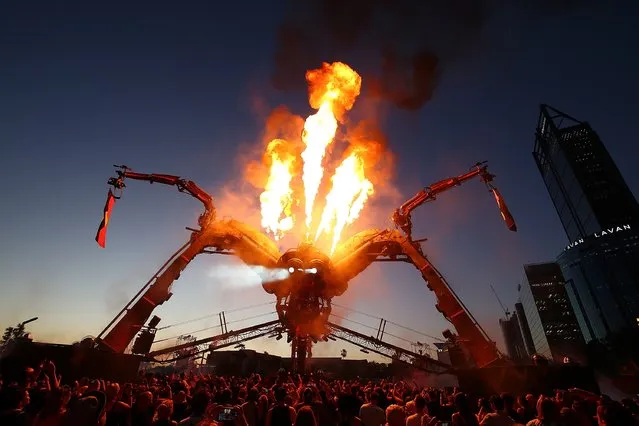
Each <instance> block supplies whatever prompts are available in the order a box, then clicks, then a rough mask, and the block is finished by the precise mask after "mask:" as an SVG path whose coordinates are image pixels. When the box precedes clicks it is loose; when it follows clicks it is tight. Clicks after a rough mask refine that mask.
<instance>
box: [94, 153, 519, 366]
mask: <svg viewBox="0 0 639 426" xmlns="http://www.w3.org/2000/svg"><path fill="white" fill-rule="evenodd" d="M116 167H117V170H116V173H117V175H116V177H113V178H110V179H109V180H108V184H109V185H111V186H112V187H113V188H114V189H115V190H116V192H117V191H122V189H123V188H125V186H126V185H125V183H124V182H125V179H127V178H128V179H134V180H142V181H148V182H150V183H161V184H165V185H172V186H176V187H177V189H178V190H179V191H181V192H186V193H188V194H189V195H191V196H193V197H194V198H196V199H197V200H198V201H200V202H201V203H202V204H203V205H204V212H203V213H202V214H201V215H200V217H199V219H198V224H199V225H200V229H191V228H187V229H189V230H190V231H192V234H191V238H190V240H189V241H188V242H187V243H185V244H184V245H183V246H182V247H181V248H180V249H178V251H176V252H175V253H174V254H173V256H171V258H170V259H169V260H168V261H167V262H166V263H165V264H164V265H162V267H161V268H160V269H159V270H158V271H157V273H156V274H154V276H153V277H152V278H151V279H150V280H149V281H148V282H147V283H146V284H145V286H144V287H143V288H142V289H141V290H140V291H139V292H138V293H137V294H136V295H135V296H134V297H133V299H131V301H130V302H129V303H128V304H127V305H126V306H125V307H124V308H123V309H122V311H120V313H119V314H118V315H117V316H116V317H115V318H114V319H113V320H112V321H111V322H110V323H109V324H108V325H107V327H105V329H104V330H103V331H102V332H101V333H100V334H99V336H98V337H97V338H96V340H95V343H96V345H97V346H98V347H100V348H103V349H106V350H109V351H112V352H116V353H122V352H124V351H125V350H126V348H127V347H128V346H129V344H130V343H131V341H132V340H133V339H134V337H135V336H136V334H137V333H138V332H139V331H140V330H143V328H144V324H145V323H146V322H147V320H148V319H149V318H150V316H151V314H152V312H153V310H154V309H155V308H156V307H157V306H158V305H161V304H163V303H164V302H166V301H168V300H169V299H170V297H171V296H172V292H171V289H172V285H173V282H174V281H175V280H177V279H178V278H179V277H180V274H181V272H182V271H183V270H184V269H185V268H186V267H187V266H188V264H189V263H190V262H191V261H192V260H193V259H194V258H195V256H197V255H198V254H201V253H210V254H225V255H233V256H236V257H238V258H239V259H240V260H242V261H243V262H244V263H246V264H248V265H257V266H262V267H265V268H269V269H272V268H281V267H282V266H283V264H282V263H281V262H298V263H300V264H302V263H305V262H306V263H310V264H311V265H320V266H321V269H316V271H317V270H320V271H321V272H320V275H321V278H318V279H320V281H318V282H321V289H320V290H315V289H314V290H311V291H312V292H315V293H312V294H305V295H301V293H300V294H299V295H298V293H299V292H302V291H303V290H301V287H299V286H297V285H295V286H293V285H292V284H293V283H292V281H291V280H293V279H294V278H293V277H292V275H291V278H290V279H287V280H285V281H286V282H284V281H282V282H281V283H280V284H281V286H278V285H275V286H272V285H270V284H269V285H267V284H263V288H264V290H265V291H266V292H267V293H269V294H274V295H275V296H276V299H277V301H278V302H277V304H276V308H278V309H276V310H277V313H278V320H276V321H275V322H270V323H264V324H259V325H256V326H253V327H248V328H246V329H242V330H238V331H231V332H228V331H227V330H226V328H225V327H224V326H223V327H222V331H223V334H221V335H219V336H214V337H211V338H208V339H202V340H198V341H196V342H193V343H192V344H191V343H189V344H187V345H189V346H194V345H202V344H205V343H207V342H214V343H216V345H217V346H216V347H218V348H219V347H226V346H229V345H232V344H238V343H241V342H244V341H248V340H252V339H255V338H257V337H262V336H266V335H268V334H272V333H273V332H277V333H287V334H288V339H287V340H288V341H289V342H290V343H291V346H292V351H291V352H292V353H291V355H292V357H291V358H292V359H293V361H294V366H295V367H296V369H298V370H303V369H304V362H305V359H306V356H307V355H308V354H310V343H309V342H317V341H319V340H320V339H322V340H327V339H328V337H329V336H331V334H333V333H334V334H335V337H337V338H340V339H342V340H345V339H348V341H350V342H351V343H354V342H355V343H354V344H356V345H357V346H360V347H361V346H362V345H366V349H368V350H371V351H374V352H376V353H379V354H381V355H384V356H388V354H389V353H390V352H389V351H392V352H393V355H392V357H393V359H397V360H398V361H401V362H406V363H410V364H411V365H416V364H418V365H419V364H421V363H422V362H426V363H427V364H428V366H427V368H428V369H429V371H430V370H433V369H435V370H437V371H439V372H441V370H442V369H443V368H444V367H443V366H442V365H437V362H434V360H432V359H430V358H429V359H428V360H425V358H427V357H424V356H421V355H419V354H416V353H414V352H412V351H408V350H405V349H402V348H398V347H395V346H393V345H389V344H387V343H385V342H383V341H382V340H381V337H380V336H379V333H378V337H377V338H368V337H366V336H364V335H362V334H360V333H357V332H354V331H352V330H349V329H346V328H344V327H340V326H337V325H335V324H333V323H330V322H329V321H328V318H329V316H330V301H331V299H332V298H333V297H334V296H340V295H341V294H343V293H344V292H345V291H346V290H347V288H348V283H349V282H350V281H351V280H352V279H353V278H355V277H356V276H357V275H359V274H360V273H361V272H362V271H364V270H365V269H366V268H367V267H368V266H370V264H372V263H373V262H389V261H392V262H396V261H401V262H407V263H410V264H412V265H413V266H415V268H416V269H417V270H419V272H420V274H421V276H422V278H423V279H424V281H425V282H426V285H427V288H428V289H429V290H431V291H433V292H434V293H435V296H436V299H437V303H436V305H435V307H436V309H437V310H438V311H439V312H440V313H441V314H442V315H443V316H444V317H445V318H446V319H447V320H448V321H449V322H451V323H452V325H453V326H454V327H455V329H456V331H457V334H458V335H455V334H453V333H452V332H450V331H449V330H445V331H444V337H446V338H447V339H449V340H451V341H454V342H458V343H459V344H461V345H462V346H463V348H464V349H465V354H466V355H467V358H468V362H469V365H474V366H476V367H486V366H489V365H495V364H496V363H499V362H501V361H503V355H502V354H501V353H500V352H499V351H498V349H497V347H496V345H495V343H494V342H493V341H492V340H491V339H490V337H489V336H488V335H487V334H486V332H485V331H484V330H483V328H482V327H481V326H480V325H479V323H478V322H477V321H476V320H475V318H474V317H473V316H472V314H471V313H470V312H469V310H468V309H467V308H466V306H465V305H464V304H463V302H462V301H461V300H460V299H459V297H458V296H457V295H456V294H455V292H454V291H453V289H452V288H451V287H450V285H449V284H448V283H447V282H446V280H445V278H444V277H443V276H442V275H441V273H439V271H437V269H436V268H435V267H434V266H433V265H432V263H431V262H430V261H429V260H428V258H427V257H426V255H425V254H424V253H423V252H422V248H421V245H420V244H419V243H420V241H423V240H414V239H413V238H412V220H411V214H412V212H413V210H414V209H415V208H417V207H419V206H421V205H422V204H424V203H426V202H430V201H434V200H435V199H436V198H437V197H438V196H439V195H440V194H441V193H443V192H445V191H447V190H449V189H452V188H454V187H457V186H459V185H461V184H462V183H464V182H467V181H469V180H471V179H473V178H475V177H477V178H479V179H480V181H481V182H483V183H484V184H486V186H487V187H488V190H489V192H491V193H492V194H493V196H494V197H495V200H496V202H497V205H498V207H499V210H500V213H501V216H502V218H503V220H504V221H505V223H506V225H507V227H508V229H510V230H511V231H516V230H517V227H516V224H515V221H514V219H513V218H512V215H511V214H510V212H509V211H508V208H507V207H506V205H505V203H504V201H503V198H502V197H501V194H500V193H499V191H498V190H497V188H495V187H494V186H493V185H492V181H493V178H494V175H492V174H490V173H489V172H488V170H487V166H486V165H485V163H477V164H475V165H474V166H473V167H472V168H471V169H470V171H468V172H466V173H464V174H462V175H459V176H456V177H451V178H447V179H444V180H441V181H438V182H435V183H433V184H431V185H430V186H428V187H426V188H424V189H423V190H421V191H420V192H418V193H417V194H415V195H414V196H413V197H411V198H410V199H409V200H407V201H406V202H405V203H404V204H402V205H401V206H400V207H399V208H398V209H396V210H395V212H394V213H393V215H392V220H393V222H394V223H395V226H396V228H399V229H400V230H401V231H403V233H402V232H400V231H399V230H398V229H382V230H378V229H369V230H366V231H362V232H360V233H358V234H356V235H354V236H353V237H351V238H350V239H348V240H347V241H345V242H344V243H342V244H341V245H339V246H338V247H337V249H336V250H335V252H334V253H333V254H332V255H331V256H330V258H329V257H328V256H326V255H323V254H321V253H320V252H319V251H317V250H316V249H312V248H311V249H312V250H314V252H312V253H311V252H310V251H309V250H310V249H309V247H311V246H309V245H308V244H307V245H304V244H302V245H300V247H298V248H297V249H291V250H289V251H288V252H286V253H284V254H282V253H280V250H279V248H278V247H277V246H276V245H275V243H274V242H273V241H272V240H271V239H270V238H269V237H267V236H266V235H264V234H263V233H262V232H260V231H258V230H256V229H254V228H252V227H250V226H248V225H246V224H244V223H242V222H239V221H237V220H233V219H228V220H227V219H218V218H217V217H216V211H215V207H214V205H213V198H212V197H211V196H210V195H209V194H207V193H206V192H205V191H204V190H202V189H201V188H200V187H199V186H197V185H196V184H195V183H193V182H192V181H189V180H185V179H182V178H180V177H179V176H172V175H162V174H144V173H136V172H132V171H131V169H129V168H128V167H126V166H116ZM109 197H110V198H108V199H107V207H105V210H104V219H103V221H102V224H101V227H100V229H99V231H98V235H102V236H105V235H106V234H105V231H106V230H105V228H106V225H107V224H108V222H109V217H110V209H111V208H112V205H113V199H112V198H113V193H112V192H111V190H110V191H109ZM115 198H120V197H115ZM101 233H102V234H101ZM96 240H98V237H96ZM98 243H100V240H98ZM101 245H102V244H101ZM295 250H297V252H296V253H297V254H292V255H291V252H292V251H295ZM308 253H311V254H308ZM305 255H308V256H319V257H311V258H308V259H306V258H304V256H305ZM291 256H300V257H299V258H298V257H294V258H291ZM295 265H297V263H295ZM291 266H292V265H291ZM310 267H311V266H309V268H310ZM286 268H288V266H286ZM296 268H301V266H296ZM312 268H313V269H315V266H312ZM288 269H289V270H291V269H292V270H294V271H295V270H299V271H303V270H304V269H295V268H292V267H291V268H288ZM291 274H293V273H291ZM295 279H297V278H295ZM315 280H316V278H313V282H315ZM296 282H297V281H296ZM301 282H302V281H300V282H299V283H301ZM299 283H298V284H299ZM298 288H299V289H298ZM313 288H315V287H313ZM293 289H295V290H293ZM304 291H306V290H304ZM316 291H319V293H317V292H316ZM282 292H284V293H282ZM293 294H295V295H296V296H295V297H304V298H310V299H304V303H306V302H308V301H309V300H312V299H313V298H314V300H316V301H318V300H323V302H321V303H323V305H320V306H324V307H323V308H322V311H321V314H320V316H318V317H315V319H314V320H313V321H316V320H320V321H321V322H322V324H323V325H322V326H321V327H320V328H321V329H322V330H320V331H319V332H316V331H311V328H313V327H314V326H313V325H312V324H311V325H310V326H309V327H310V328H309V329H308V330H307V331H304V330H302V329H301V328H300V327H301V325H302V324H303V323H300V322H297V323H296V321H297V320H296V319H295V318H292V317H290V315H289V308H290V306H291V304H290V300H292V299H289V297H292V296H291V295H293ZM300 300H301V299H299V300H298V302H299V301H300ZM282 301H285V302H284V303H285V304H286V305H285V306H282V305H281V303H282ZM314 303H317V302H314ZM294 306H306V304H302V305H299V304H298V305H294ZM282 308H285V309H282ZM306 309H307V308H302V311H300V312H307V311H306ZM308 309H312V308H308ZM308 312H312V310H309V311H308ZM300 318H305V316H304V315H302V317H300ZM304 321H306V320H304ZM224 322H225V321H224ZM300 330H302V331H300ZM318 333H319V334H318ZM382 334H383V331H382ZM182 347H184V345H182ZM178 349H179V346H178V347H174V348H167V349H165V350H162V351H155V352H151V353H150V355H151V356H152V357H153V356H159V355H161V354H166V353H168V352H166V351H175V350H178ZM205 350H209V349H205ZM431 364H432V365H437V368H431V367H430V365H431ZM440 364H441V363H440Z"/></svg>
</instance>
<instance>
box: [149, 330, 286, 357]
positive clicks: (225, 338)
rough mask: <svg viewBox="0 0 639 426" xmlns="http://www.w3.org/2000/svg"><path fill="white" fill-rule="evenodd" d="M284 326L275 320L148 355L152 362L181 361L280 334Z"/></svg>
mask: <svg viewBox="0 0 639 426" xmlns="http://www.w3.org/2000/svg"><path fill="white" fill-rule="evenodd" d="M281 331H282V326H281V323H280V321H279V320H273V321H269V322H265V323H262V324H258V325H254V326H252V327H247V328H242V329H240V330H235V331H233V330H231V331H229V332H226V333H222V334H218V335H217V336H213V337H207V338H206V339H200V340H196V341H194V342H189V343H184V344H182V345H176V346H172V347H170V348H165V349H160V350H157V351H151V352H149V353H148V355H147V358H148V359H149V360H151V361H155V362H161V363H170V362H173V361H178V360H180V359H184V358H188V357H192V356H195V355H199V354H201V353H203V352H208V351H212V350H217V349H222V348H226V347H228V346H233V345H238V344H240V343H243V342H248V341H249V340H254V339H257V338H260V337H264V336H268V335H270V334H276V335H278V334H280V333H281ZM191 347H197V348H198V349H197V350H196V351H194V352H190V353H188V354H186V355H183V356H176V357H173V358H170V359H162V360H159V359H157V357H159V356H162V355H166V354H170V353H173V352H176V351H179V350H181V349H186V348H191Z"/></svg>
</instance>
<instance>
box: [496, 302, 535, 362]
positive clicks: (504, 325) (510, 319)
mask: <svg viewBox="0 0 639 426" xmlns="http://www.w3.org/2000/svg"><path fill="white" fill-rule="evenodd" d="M499 326H500V327H501V333H502V335H503V336H504V343H505V345H506V351H507V352H508V357H509V358H510V359H511V360H513V361H515V362H517V363H524V362H526V361H528V360H529V359H530V356H529V354H528V351H527V350H526V345H525V344H524V337H523V335H522V333H521V328H520V327H519V319H518V318H517V312H514V313H512V314H511V315H509V316H506V318H500V319H499Z"/></svg>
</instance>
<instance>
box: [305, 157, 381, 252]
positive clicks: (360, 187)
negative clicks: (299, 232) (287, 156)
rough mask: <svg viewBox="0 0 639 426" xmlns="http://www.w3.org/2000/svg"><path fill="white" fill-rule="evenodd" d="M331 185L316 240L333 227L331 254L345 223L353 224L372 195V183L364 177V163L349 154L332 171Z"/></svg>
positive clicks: (359, 158)
mask: <svg viewBox="0 0 639 426" xmlns="http://www.w3.org/2000/svg"><path fill="white" fill-rule="evenodd" d="M331 181H332V182H333V186H332V188H331V190H330V192H329V193H328V195H327V196H326V207H324V212H323V213H322V220H321V222H320V225H319V228H318V229H317V234H316V235H315V241H317V239H318V238H319V237H320V235H321V234H322V232H327V233H328V232H329V231H330V230H331V226H333V242H332V245H331V254H332V253H333V251H334V250H335V246H336V245H337V243H338V242H339V239H340V237H341V235H342V231H343V230H344V227H345V226H346V225H347V224H350V223H353V222H354V221H355V219H357V218H358V217H359V213H360V212H361V211H362V209H363V208H364V203H366V200H367V199H368V197H369V196H370V195H372V194H373V192H374V189H373V184H372V183H371V182H370V181H369V180H368V179H366V176H365V175H364V161H363V160H362V158H361V157H360V156H358V155H357V153H352V154H351V155H349V156H348V157H346V159H345V160H344V161H343V162H342V164H340V165H339V167H337V169H335V174H334V175H333V177H332V178H331Z"/></svg>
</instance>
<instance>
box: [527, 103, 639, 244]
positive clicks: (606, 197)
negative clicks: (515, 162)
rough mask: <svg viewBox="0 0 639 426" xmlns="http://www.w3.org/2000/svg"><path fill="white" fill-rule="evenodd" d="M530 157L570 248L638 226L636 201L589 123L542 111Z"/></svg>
mask: <svg viewBox="0 0 639 426" xmlns="http://www.w3.org/2000/svg"><path fill="white" fill-rule="evenodd" d="M533 156H534V158H535V161H536V162H537V166H538V167H539V171H540V172H541V175H542V177H543V179H544V182H545V183H546V187H547V188H548V192H549V193H550V198H551V199H552V201H553V203H554V204H555V208H556V209H557V213H558V214H559V218H560V219H561V223H562V225H563V226H564V230H565V231H566V235H567V236H568V240H569V241H570V242H574V241H578V240H579V239H580V238H586V237H588V236H590V235H593V234H595V233H596V232H601V231H602V230H604V229H608V228H614V227H617V226H623V225H627V224H634V223H637V220H638V219H639V205H638V204H637V200H636V199H635V197H634V195H633V194H632V192H631V191H630V189H629V188H628V185H626V182H625V181H624V179H623V177H622V176H621V173H620V172H619V169H618V168H617V166H616V165H615V163H614V161H613V160H612V157H610V154H609V153H608V150H607V149H606V147H605V146H604V144H603V143H602V142H601V140H600V139H599V136H598V135H597V133H595V131H594V130H593V129H592V128H591V127H590V125H589V124H588V123H586V122H581V121H578V120H576V119H575V118H572V117H570V116H569V115H567V114H564V113H563V112H560V111H558V110H556V109H554V108H552V107H550V106H548V105H541V113H540V115H539V122H538V124H537V132H536V137H535V149H534V152H533Z"/></svg>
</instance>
